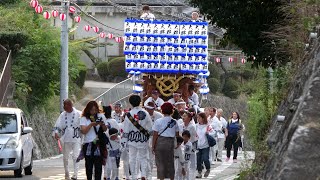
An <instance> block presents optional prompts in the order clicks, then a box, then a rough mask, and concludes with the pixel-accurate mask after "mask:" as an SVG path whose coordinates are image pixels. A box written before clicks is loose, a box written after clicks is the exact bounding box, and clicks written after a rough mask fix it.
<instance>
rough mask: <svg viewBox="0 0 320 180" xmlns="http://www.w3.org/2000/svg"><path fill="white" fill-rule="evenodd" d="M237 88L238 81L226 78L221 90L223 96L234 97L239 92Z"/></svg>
mask: <svg viewBox="0 0 320 180" xmlns="http://www.w3.org/2000/svg"><path fill="white" fill-rule="evenodd" d="M239 88H240V86H239V83H238V82H237V81H236V80H234V79H231V78H228V79H226V83H225V85H224V87H223V89H222V92H223V94H224V95H225V96H228V97H230V98H232V99H236V98H237V97H238V96H239V94H240V91H239Z"/></svg>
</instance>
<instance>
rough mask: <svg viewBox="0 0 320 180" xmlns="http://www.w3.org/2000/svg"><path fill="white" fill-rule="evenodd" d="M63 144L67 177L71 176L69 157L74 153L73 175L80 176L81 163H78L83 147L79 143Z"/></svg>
mask: <svg viewBox="0 0 320 180" xmlns="http://www.w3.org/2000/svg"><path fill="white" fill-rule="evenodd" d="M62 144H63V150H62V152H63V166H64V171H65V174H66V176H69V156H70V153H71V152H72V160H73V173H74V174H73V175H74V176H75V177H77V176H78V171H79V163H77V162H76V160H77V158H78V156H79V153H80V148H81V145H80V143H78V142H65V143H62Z"/></svg>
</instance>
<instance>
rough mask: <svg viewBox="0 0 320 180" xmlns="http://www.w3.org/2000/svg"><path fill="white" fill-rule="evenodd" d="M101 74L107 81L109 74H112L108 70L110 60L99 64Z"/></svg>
mask: <svg viewBox="0 0 320 180" xmlns="http://www.w3.org/2000/svg"><path fill="white" fill-rule="evenodd" d="M97 69H98V73H99V76H100V78H101V79H102V80H104V81H106V80H107V77H108V75H110V73H109V70H108V62H106V61H104V62H101V63H99V64H98V65H97Z"/></svg>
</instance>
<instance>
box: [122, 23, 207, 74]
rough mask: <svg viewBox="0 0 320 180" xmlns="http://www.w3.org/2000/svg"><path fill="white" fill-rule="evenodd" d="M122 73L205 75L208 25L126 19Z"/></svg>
mask: <svg viewBox="0 0 320 180" xmlns="http://www.w3.org/2000/svg"><path fill="white" fill-rule="evenodd" d="M124 31H125V32H124V33H125V37H124V38H123V39H124V53H125V55H126V70H127V71H128V72H130V71H141V72H143V73H151V72H152V73H161V74H178V73H183V74H196V75H198V74H199V73H207V72H208V57H207V55H208V35H207V34H208V23H207V22H191V21H190V22H176V21H164V20H161V21H157V20H154V21H149V20H137V19H127V20H126V21H125V24H124Z"/></svg>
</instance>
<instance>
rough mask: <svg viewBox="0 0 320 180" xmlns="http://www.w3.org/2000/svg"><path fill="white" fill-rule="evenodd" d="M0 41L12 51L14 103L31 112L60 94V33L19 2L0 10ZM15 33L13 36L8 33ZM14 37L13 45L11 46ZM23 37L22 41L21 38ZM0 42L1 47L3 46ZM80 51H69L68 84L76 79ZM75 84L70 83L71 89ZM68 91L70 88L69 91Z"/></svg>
mask: <svg viewBox="0 0 320 180" xmlns="http://www.w3.org/2000/svg"><path fill="white" fill-rule="evenodd" d="M0 16H1V18H0V22H2V24H1V27H0V37H2V40H4V41H2V42H8V43H9V44H8V47H9V48H11V49H13V47H14V46H17V45H16V44H19V48H18V50H17V51H16V52H15V54H14V62H13V79H14V80H15V82H16V100H17V101H18V105H21V104H23V106H26V107H27V108H29V109H30V110H31V109H32V107H35V106H36V105H40V104H43V103H45V102H46V101H47V100H48V99H50V97H52V96H53V95H58V94H59V87H60V32H59V29H56V28H54V27H52V26H51V25H50V22H48V21H46V20H44V19H43V18H42V17H41V15H38V14H35V12H34V10H33V9H32V8H30V7H29V6H28V4H26V2H24V1H22V2H20V3H17V4H15V5H14V6H13V5H12V6H6V7H4V6H0ZM12 30H14V32H16V33H13V34H12V33H10V32H12ZM14 37H20V38H19V39H16V40H15V42H14V43H12V42H11V40H12V39H14ZM24 37H25V38H24ZM2 42H1V43H2ZM78 51H79V48H78V47H74V46H70V48H69V76H70V81H71V82H73V81H76V79H77V78H78V77H79V74H80V70H79V66H82V65H81V63H80V61H79V55H78V53H77V52H78ZM73 84H74V83H70V85H71V86H72V85H73ZM70 89H71V88H70Z"/></svg>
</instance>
